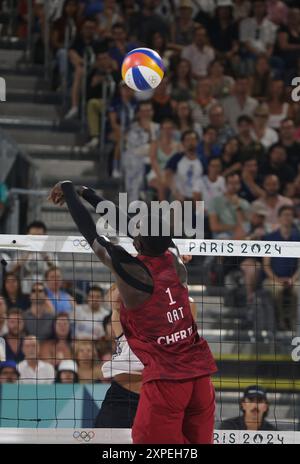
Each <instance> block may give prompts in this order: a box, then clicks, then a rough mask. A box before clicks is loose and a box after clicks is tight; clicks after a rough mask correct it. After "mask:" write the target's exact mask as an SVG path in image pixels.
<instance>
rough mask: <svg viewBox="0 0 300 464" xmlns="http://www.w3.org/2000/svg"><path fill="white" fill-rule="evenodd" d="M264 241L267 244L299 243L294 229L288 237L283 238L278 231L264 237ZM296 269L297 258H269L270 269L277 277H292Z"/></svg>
mask: <svg viewBox="0 0 300 464" xmlns="http://www.w3.org/2000/svg"><path fill="white" fill-rule="evenodd" d="M264 240H266V241H268V242H282V241H285V242H286V241H288V242H300V232H299V231H298V229H296V227H293V228H292V230H291V231H290V235H289V237H286V236H285V237H283V235H282V232H281V230H280V229H278V230H275V231H274V232H272V233H270V234H267V235H265V237H264ZM297 268H298V259H297V258H283V257H281V258H276V257H272V258H271V269H272V271H273V273H274V274H275V275H276V276H277V277H292V276H293V275H294V274H295V273H296V271H297Z"/></svg>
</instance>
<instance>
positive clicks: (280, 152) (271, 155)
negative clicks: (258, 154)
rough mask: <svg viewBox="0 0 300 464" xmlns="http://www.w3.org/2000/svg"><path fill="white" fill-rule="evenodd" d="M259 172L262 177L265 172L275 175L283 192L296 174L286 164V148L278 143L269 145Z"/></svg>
mask: <svg viewBox="0 0 300 464" xmlns="http://www.w3.org/2000/svg"><path fill="white" fill-rule="evenodd" d="M260 173H261V175H262V176H263V177H265V176H266V175H267V174H274V175H275V176H277V177H278V179H279V182H280V193H284V192H285V191H286V190H287V189H288V188H289V184H291V183H292V182H293V181H294V179H295V177H296V174H297V173H296V172H295V171H294V169H293V168H292V167H291V166H289V165H288V164H287V155H286V150H285V148H284V147H283V146H282V145H280V144H279V143H276V144H275V145H272V146H271V148H270V150H269V152H268V158H267V161H266V162H265V163H264V164H263V165H262V166H261V169H260Z"/></svg>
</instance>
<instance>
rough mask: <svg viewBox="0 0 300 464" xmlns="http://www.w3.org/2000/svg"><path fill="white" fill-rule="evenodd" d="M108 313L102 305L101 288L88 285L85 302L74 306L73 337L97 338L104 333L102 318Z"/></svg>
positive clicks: (82, 338)
mask: <svg viewBox="0 0 300 464" xmlns="http://www.w3.org/2000/svg"><path fill="white" fill-rule="evenodd" d="M109 314H110V311H108V310H107V309H106V308H105V307H104V305H103V290H102V289H101V288H100V287H97V286H92V287H90V289H89V291H88V294H87V302H86V304H84V305H81V306H77V307H76V308H75V315H74V319H75V338H76V339H80V340H98V339H99V338H101V337H102V336H103V335H104V329H103V320H104V318H105V317H106V316H108V315H109Z"/></svg>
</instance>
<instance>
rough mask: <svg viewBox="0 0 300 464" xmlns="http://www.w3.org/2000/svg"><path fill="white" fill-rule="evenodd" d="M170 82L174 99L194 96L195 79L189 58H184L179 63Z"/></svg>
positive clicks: (185, 98)
mask: <svg viewBox="0 0 300 464" xmlns="http://www.w3.org/2000/svg"><path fill="white" fill-rule="evenodd" d="M170 84H171V97H172V99H173V100H176V101H182V100H190V99H191V98H193V94H194V90H195V81H194V79H193V78H192V67H191V63H190V62H189V61H188V60H185V59H184V58H182V59H181V60H180V61H179V62H178V63H177V65H176V68H175V71H174V73H173V76H172V77H171V81H170Z"/></svg>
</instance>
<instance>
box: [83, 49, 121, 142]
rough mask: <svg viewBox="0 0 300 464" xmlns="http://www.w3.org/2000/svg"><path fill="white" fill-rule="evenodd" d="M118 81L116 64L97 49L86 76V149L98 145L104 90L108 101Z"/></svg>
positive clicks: (105, 50)
mask: <svg viewBox="0 0 300 464" xmlns="http://www.w3.org/2000/svg"><path fill="white" fill-rule="evenodd" d="M118 80H119V73H118V72H117V70H116V62H115V61H113V60H112V58H111V57H110V56H109V54H108V50H107V49H105V48H101V49H98V50H97V52H96V61H95V64H94V65H93V67H92V69H91V70H90V72H89V73H88V76H87V120H88V127H89V134H90V137H91V139H90V141H89V142H88V144H87V147H88V148H96V147H97V145H98V144H99V136H100V129H101V117H105V115H104V114H103V111H104V108H105V107H104V104H105V102H104V100H103V95H104V89H105V93H106V97H107V98H108V100H109V99H110V97H112V95H113V94H114V91H115V87H116V84H117V82H118Z"/></svg>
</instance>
